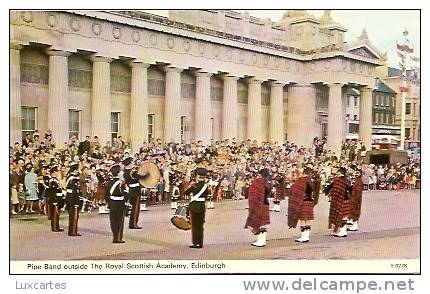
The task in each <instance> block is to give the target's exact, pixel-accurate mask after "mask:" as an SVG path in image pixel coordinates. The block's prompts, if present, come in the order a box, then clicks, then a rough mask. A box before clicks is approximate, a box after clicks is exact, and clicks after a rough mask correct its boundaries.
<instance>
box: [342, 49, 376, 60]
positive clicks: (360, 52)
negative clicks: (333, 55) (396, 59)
mask: <svg viewBox="0 0 430 294" xmlns="http://www.w3.org/2000/svg"><path fill="white" fill-rule="evenodd" d="M348 52H350V53H352V54H355V55H359V56H363V57H366V58H372V59H380V57H379V56H378V55H377V54H376V53H375V52H373V51H372V50H371V49H370V48H368V47H367V46H362V47H359V48H355V49H351V50H349V51H348Z"/></svg>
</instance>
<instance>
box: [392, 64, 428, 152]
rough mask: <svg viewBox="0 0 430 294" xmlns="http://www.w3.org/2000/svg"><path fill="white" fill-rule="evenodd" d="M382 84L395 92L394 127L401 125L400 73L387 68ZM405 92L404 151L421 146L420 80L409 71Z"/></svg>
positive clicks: (401, 82) (401, 83)
mask: <svg viewBox="0 0 430 294" xmlns="http://www.w3.org/2000/svg"><path fill="white" fill-rule="evenodd" d="M384 82H385V83H386V84H387V85H389V86H390V87H391V88H392V89H394V90H395V91H396V99H395V100H396V116H395V121H396V125H399V126H400V125H401V119H402V95H403V94H402V91H401V89H400V87H401V86H402V85H403V81H402V78H401V76H400V71H399V70H398V69H395V68H388V70H387V72H386V77H385V78H384ZM406 85H407V87H408V91H407V92H405V149H408V148H414V147H420V146H421V143H420V141H421V138H420V134H421V120H420V119H421V116H420V109H421V102H420V101H421V96H420V95H421V79H420V77H419V76H413V75H412V72H411V71H408V72H407V77H406Z"/></svg>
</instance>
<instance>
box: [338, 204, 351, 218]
mask: <svg viewBox="0 0 430 294" xmlns="http://www.w3.org/2000/svg"><path fill="white" fill-rule="evenodd" d="M350 213H351V200H343V203H342V206H341V208H340V212H339V214H340V217H341V218H342V219H343V218H349V215H350Z"/></svg>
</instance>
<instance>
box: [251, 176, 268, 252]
mask: <svg viewBox="0 0 430 294" xmlns="http://www.w3.org/2000/svg"><path fill="white" fill-rule="evenodd" d="M269 178H270V172H269V170H268V169H266V168H264V169H262V170H260V171H259V173H258V177H257V178H255V179H254V180H253V181H252V182H251V185H250V186H249V189H248V207H249V211H248V218H247V219H246V223H245V229H246V228H249V229H250V230H251V232H252V233H253V234H254V235H257V241H255V242H254V243H252V244H251V245H252V246H256V247H263V246H266V233H267V225H269V224H270V214H269V199H268V198H269V194H270V190H271V189H270V187H269V184H268V181H269Z"/></svg>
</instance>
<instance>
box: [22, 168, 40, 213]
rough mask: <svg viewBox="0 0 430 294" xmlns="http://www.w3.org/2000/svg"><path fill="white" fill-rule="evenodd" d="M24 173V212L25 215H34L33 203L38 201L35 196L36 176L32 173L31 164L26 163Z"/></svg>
mask: <svg viewBox="0 0 430 294" xmlns="http://www.w3.org/2000/svg"><path fill="white" fill-rule="evenodd" d="M26 172H27V174H26V175H25V179H24V184H25V189H26V197H25V200H26V202H27V207H26V212H27V213H35V212H36V211H34V210H33V205H34V202H36V201H38V200H39V197H38V196H37V183H38V182H37V175H36V173H35V172H34V167H33V164H31V163H28V164H27V165H26Z"/></svg>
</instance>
